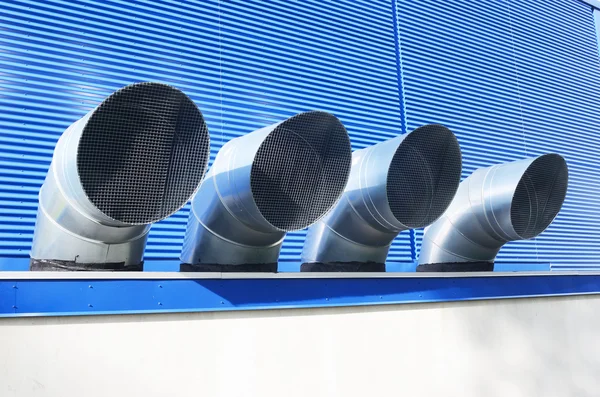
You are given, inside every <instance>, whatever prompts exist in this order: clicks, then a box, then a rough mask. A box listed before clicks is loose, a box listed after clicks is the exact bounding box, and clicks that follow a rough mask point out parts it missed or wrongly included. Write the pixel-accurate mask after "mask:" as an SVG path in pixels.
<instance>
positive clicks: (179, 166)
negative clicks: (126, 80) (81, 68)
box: [77, 83, 209, 224]
mask: <svg viewBox="0 0 600 397" xmlns="http://www.w3.org/2000/svg"><path fill="white" fill-rule="evenodd" d="M208 155H209V135H208V129H207V127H206V124H205V122H204V118H203V117H202V113H201V112H200V110H199V109H198V107H197V106H196V105H195V104H194V102H193V101H192V100H191V99H190V98H188V97H187V96H186V95H185V94H184V93H182V92H181V91H179V90H178V89H176V88H173V87H170V86H168V85H165V84H158V83H139V84H133V85H130V86H127V87H125V88H122V89H120V90H119V91H117V92H115V93H114V94H112V95H111V96H109V97H108V98H107V99H106V100H105V101H104V102H102V104H100V106H99V107H98V108H97V109H96V110H95V112H94V113H93V114H92V116H91V117H90V118H89V120H88V122H87V124H86V126H85V128H84V130H83V134H82V136H81V139H80V141H79V147H78V152H77V169H78V172H79V178H80V180H81V184H82V186H83V189H84V191H85V193H86V195H87V197H88V198H89V200H90V201H91V202H92V203H93V204H94V205H95V206H96V207H97V208H98V209H99V210H100V211H102V212H103V213H105V214H106V215H108V216H109V217H111V218H113V219H116V220H119V221H122V222H126V223H130V224H146V223H151V222H155V221H158V220H160V219H163V218H165V217H167V216H169V215H171V214H172V213H174V212H175V211H177V210H178V209H179V208H181V207H182V206H183V205H184V204H185V203H186V202H187V201H188V200H189V198H190V196H191V195H192V194H193V193H194V191H195V190H196V188H197V187H198V185H199V183H200V181H201V179H202V177H203V174H204V171H205V167H206V164H207V161H208Z"/></svg>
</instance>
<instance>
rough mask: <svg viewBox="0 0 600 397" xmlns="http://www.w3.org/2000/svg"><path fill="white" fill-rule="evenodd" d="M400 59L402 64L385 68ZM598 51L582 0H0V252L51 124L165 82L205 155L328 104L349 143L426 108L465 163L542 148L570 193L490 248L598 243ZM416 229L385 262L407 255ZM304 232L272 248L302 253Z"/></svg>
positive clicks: (28, 205) (172, 236) (24, 212)
mask: <svg viewBox="0 0 600 397" xmlns="http://www.w3.org/2000/svg"><path fill="white" fill-rule="evenodd" d="M399 71H401V72H402V73H399ZM598 72H600V63H599V61H598V48H597V44H596V36H595V30H594V22H593V18H592V11H591V9H590V7H589V6H587V5H584V4H583V3H579V2H578V1H577V0H568V1H565V2H560V3H557V4H553V5H552V6H551V7H547V9H543V10H542V9H540V7H539V6H535V5H534V4H531V3H529V2H525V1H521V2H513V1H510V2H509V1H505V2H485V3H480V2H470V1H463V2H444V3H443V4H442V3H439V2H431V3H426V2H423V1H419V2H412V1H397V2H396V1H391V0H385V1H384V0H381V1H364V2H355V1H337V2H332V3H327V2H319V1H315V2H287V1H277V2H269V3H266V2H265V3H263V2H243V3H242V2H230V1H219V2H216V1H215V2H182V3H179V2H152V3H143V2H127V1H73V0H71V1H60V0H52V1H45V2H40V1H35V0H32V1H24V0H18V1H9V0H0V260H1V258H2V257H3V258H13V257H22V258H26V257H27V256H28V251H29V246H30V242H31V237H32V233H33V226H34V221H35V213H36V206H37V192H38V189H39V186H40V185H41V183H42V182H43V179H44V176H45V173H46V171H47V169H48V165H49V162H50V159H51V156H52V150H53V148H54V144H55V142H56V140H57V139H58V137H59V135H60V134H61V133H62V131H63V130H64V129H65V128H66V127H67V126H68V125H69V124H70V123H71V122H73V121H74V120H76V119H77V118H79V117H80V116H82V115H83V114H85V113H86V112H87V111H88V110H89V109H91V108H92V107H93V106H95V105H96V104H97V103H98V102H99V101H101V100H102V98H103V97H105V96H106V95H109V94H110V93H111V92H112V91H114V90H115V89H117V88H119V87H121V86H123V85H126V84H129V83H132V82H135V81H161V82H165V83H169V84H173V85H175V86H177V87H178V88H180V89H182V90H183V91H185V92H186V93H187V94H188V95H190V96H191V97H192V98H193V99H194V100H195V101H196V103H197V104H198V105H199V106H200V108H201V109H202V111H203V113H204V115H205V117H206V119H207V123H208V126H209V129H210V132H211V139H212V157H213V158H214V155H215V154H216V152H217V151H218V149H219V148H220V146H221V145H222V144H223V143H224V142H226V141H227V140H228V139H231V138H232V137H235V136H239V135H241V134H244V133H246V132H250V131H252V130H254V129H256V128H259V127H261V126H264V125H267V124H270V123H273V122H276V121H279V120H281V119H283V118H285V117H289V116H291V115H293V114H295V113H297V112H300V111H304V110H310V109H321V110H327V111H330V112H333V113H334V114H336V115H337V116H338V117H340V119H341V120H342V121H343V122H344V124H345V125H346V127H347V128H348V130H349V132H350V135H351V139H352V143H353V147H354V148H355V149H357V148H361V147H364V146H367V145H370V144H373V143H375V142H379V141H381V140H383V139H387V138H389V137H392V136H395V135H396V134H399V133H402V132H404V125H405V124H406V126H407V127H408V129H413V128H415V127H417V126H419V125H421V124H424V123H429V122H441V123H444V124H446V125H448V126H449V127H451V128H452V129H453V130H454V131H455V132H456V133H457V135H458V137H459V140H460V143H461V146H462V148H463V151H464V158H465V159H464V160H465V175H467V174H469V173H470V172H472V171H473V169H474V168H475V167H478V166H481V165H488V164H490V163H493V162H498V161H504V160H510V159H517V158H521V157H524V156H525V155H534V154H538V153H541V152H544V151H548V150H553V151H558V152H560V153H562V154H564V155H566V157H567V160H568V161H569V165H570V167H571V185H570V190H569V194H568V197H567V202H566V203H565V207H564V209H563V211H562V213H561V214H560V215H559V218H558V219H557V221H556V222H555V224H554V225H553V226H552V227H551V229H550V230H548V231H547V232H546V233H545V234H544V235H542V236H541V237H540V238H538V239H537V240H534V241H529V242H520V243H514V244H511V245H509V246H507V247H506V248H505V249H504V250H503V253H502V255H501V258H502V260H505V261H527V262H552V263H554V264H556V266H557V267H558V266H588V265H593V264H595V263H598V262H599V261H598V259H600V227H598V226H596V225H597V224H599V222H598V220H599V218H600V215H598V212H599V211H598V210H599V209H600V202H599V200H600V199H598V198H597V196H598V193H599V192H598V190H600V187H598V185H599V184H598V182H600V180H599V179H600V168H599V167H598V165H599V163H598V160H597V158H599V156H598V154H600V153H598V152H600V145H598V143H600V142H598V141H599V140H600V135H599V132H600V129H599V127H600V115H598V114H597V113H595V110H594V108H595V105H594V104H595V103H600V102H598V100H599V99H600V98H599V96H600V76H599V75H598ZM187 213H188V209H187V208H185V209H184V210H182V211H180V212H179V213H178V214H176V215H174V216H173V217H171V218H169V219H167V220H165V221H163V222H160V223H159V224H157V225H156V226H155V227H154V228H153V230H152V232H151V237H150V241H149V245H148V249H147V257H148V258H176V257H177V256H178V254H179V250H180V246H181V242H182V235H183V231H184V228H185V221H186V219H187ZM420 234H421V233H420V232H416V233H412V234H411V233H407V232H404V233H402V234H401V235H400V237H399V238H398V240H397V242H396V243H395V244H394V246H393V248H392V252H391V255H390V258H389V260H390V261H404V262H408V261H412V260H414V259H415V255H416V250H417V249H418V243H419V238H420ZM303 236H304V233H303V232H299V233H292V234H290V235H289V236H288V238H287V239H286V241H285V244H284V249H283V252H282V260H286V261H294V260H298V259H299V252H300V250H301V246H302V243H303Z"/></svg>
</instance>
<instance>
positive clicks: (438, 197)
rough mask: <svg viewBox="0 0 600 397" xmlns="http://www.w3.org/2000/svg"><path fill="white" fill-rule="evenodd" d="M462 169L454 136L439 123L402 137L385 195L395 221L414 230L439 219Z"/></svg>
mask: <svg viewBox="0 0 600 397" xmlns="http://www.w3.org/2000/svg"><path fill="white" fill-rule="evenodd" d="M461 172H462V156H461V152H460V146H459V144H458V140H457V139H456V136H454V134H453V133H452V131H450V130H449V129H448V128H446V127H444V126H443V125H439V124H429V125H425V126H422V127H419V128H417V129H416V130H414V131H413V132H411V133H410V134H408V135H407V136H406V138H404V140H403V141H402V142H401V143H400V145H399V146H398V149H397V150H396V153H395V154H394V157H393V158H392V161H391V163H390V168H389V171H388V176H387V198H388V203H389V205H390V209H391V210H392V214H393V215H394V217H396V219H397V220H398V222H400V223H402V224H403V225H404V226H406V227H408V228H410V229H414V228H419V227H425V226H427V225H429V224H431V223H432V222H434V221H435V220H436V219H438V218H439V217H440V216H441V215H442V214H443V213H444V211H446V209H447V208H448V206H449V205H450V202H452V199H453V198H454V195H455V194H456V190H457V189H458V184H459V183H460V176H461Z"/></svg>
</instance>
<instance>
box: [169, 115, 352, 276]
mask: <svg viewBox="0 0 600 397" xmlns="http://www.w3.org/2000/svg"><path fill="white" fill-rule="evenodd" d="M350 161H351V149H350V141H349V138H348V135H347V132H346V129H345V128H344V126H343V125H342V123H341V122H340V121H339V120H338V119H337V118H336V117H335V116H333V115H331V114H329V113H326V112H321V111H311V112H305V113H300V114H298V115H296V116H294V117H291V118H289V119H287V120H285V121H283V122H280V123H277V124H274V125H271V126H268V127H265V128H262V129H260V130H257V131H254V132H252V133H250V134H247V135H244V136H242V137H239V138H235V139H232V140H231V141H229V142H228V143H226V144H225V145H224V146H223V148H222V149H221V150H220V151H219V154H218V155H217V158H216V159H215V162H214V164H213V165H212V167H211V169H210V171H209V173H208V175H207V176H206V178H205V180H204V182H203V183H202V186H201V187H200V190H199V192H198V193H197V194H196V196H195V197H194V199H193V200H192V211H191V212H190V217H189V220H188V226H187V231H186V235H185V239H184V243H183V250H182V253H181V261H182V262H183V265H182V266H183V267H182V270H197V271H207V270H219V271H224V270H225V268H224V267H223V266H233V268H232V270H236V268H235V266H241V265H248V264H252V265H257V267H255V269H256V270H263V271H264V270H267V271H275V270H276V269H277V260H278V257H279V251H280V249H281V243H282V240H283V238H284V236H285V234H286V232H288V231H292V230H299V229H303V228H305V227H307V226H309V225H310V224H312V223H313V222H315V221H316V220H317V219H319V218H320V217H322V216H323V215H324V214H325V213H326V212H327V211H329V209H330V208H331V207H332V206H333V205H334V204H335V203H336V202H337V201H338V199H339V197H340V195H341V194H342V192H343V190H344V187H345V186H346V183H347V181H348V175H349V172H350ZM188 265H192V266H195V267H189V266H188ZM211 266H213V267H211ZM214 266H216V267H214ZM261 266H262V267H261Z"/></svg>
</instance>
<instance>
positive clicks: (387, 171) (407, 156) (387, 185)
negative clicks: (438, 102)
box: [301, 124, 462, 271]
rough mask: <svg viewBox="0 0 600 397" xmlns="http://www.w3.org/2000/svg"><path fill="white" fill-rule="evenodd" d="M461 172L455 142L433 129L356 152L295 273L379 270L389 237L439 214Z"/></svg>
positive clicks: (438, 127) (312, 230)
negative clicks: (343, 183)
mask: <svg viewBox="0 0 600 397" xmlns="http://www.w3.org/2000/svg"><path fill="white" fill-rule="evenodd" d="M461 169H462V157H461V152H460V147H459V144H458V141H457V139H456V137H455V136H454V134H453V133H452V132H451V131H450V130H449V129H448V128H446V127H444V126H442V125H438V124H430V125H425V126H422V127H420V128H417V129H416V130H414V131H412V132H410V133H408V134H404V135H401V136H398V137H396V138H393V139H390V140H388V141H385V142H381V143H378V144H377V145H374V146H371V147H368V148H366V149H362V150H357V151H355V152H354V153H353V156H352V171H351V175H350V181H349V183H348V186H347V187H346V190H345V192H344V194H343V196H342V199H341V200H340V202H339V203H338V204H337V205H336V207H335V208H334V209H333V210H332V211H331V212H330V213H329V214H327V216H325V217H324V218H323V219H322V220H320V221H319V222H318V223H316V224H315V225H313V226H312V227H311V228H310V229H309V230H308V234H307V237H306V241H305V244H304V249H303V252H302V262H303V265H302V267H301V270H302V271H385V260H386V258H387V255H388V251H389V249H390V245H391V243H392V241H393V240H394V238H395V237H396V236H397V235H398V233H399V232H401V231H402V230H407V229H413V228H419V227H423V226H426V225H429V224H430V223H431V222H433V221H435V220H436V219H437V218H438V217H439V216H440V215H441V214H442V213H443V212H444V211H445V210H446V208H447V207H448V205H449V204H450V202H451V201H452V198H453V197H454V194H455V193H456V189H457V188H458V184H459V182H460V175H461Z"/></svg>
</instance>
